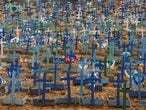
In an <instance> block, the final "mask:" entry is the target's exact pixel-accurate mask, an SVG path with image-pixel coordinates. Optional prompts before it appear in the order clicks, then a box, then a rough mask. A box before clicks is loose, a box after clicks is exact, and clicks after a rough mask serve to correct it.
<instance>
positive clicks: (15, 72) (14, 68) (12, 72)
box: [7, 61, 20, 104]
mask: <svg viewBox="0 0 146 110" xmlns="http://www.w3.org/2000/svg"><path fill="white" fill-rule="evenodd" d="M7 72H8V75H9V77H10V78H9V79H8V80H11V96H10V103H11V104H14V103H15V89H16V81H17V87H18V91H19V90H20V79H19V78H16V77H18V76H19V66H18V61H16V62H15V64H14V63H11V67H10V68H7Z"/></svg>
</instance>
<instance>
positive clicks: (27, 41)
mask: <svg viewBox="0 0 146 110" xmlns="http://www.w3.org/2000/svg"><path fill="white" fill-rule="evenodd" d="M26 43H27V45H26V49H25V52H26V53H28V48H29V47H30V43H31V38H29V37H28V38H27V40H26Z"/></svg>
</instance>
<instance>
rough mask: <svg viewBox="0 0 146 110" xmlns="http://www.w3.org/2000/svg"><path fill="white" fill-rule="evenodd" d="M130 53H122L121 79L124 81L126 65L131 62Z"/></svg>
mask: <svg viewBox="0 0 146 110" xmlns="http://www.w3.org/2000/svg"><path fill="white" fill-rule="evenodd" d="M130 55H131V54H130V53H129V52H123V53H122V56H123V57H122V71H121V79H122V80H123V79H124V70H125V63H126V62H129V57H130Z"/></svg>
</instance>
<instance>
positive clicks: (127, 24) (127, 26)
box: [124, 17, 129, 29]
mask: <svg viewBox="0 0 146 110" xmlns="http://www.w3.org/2000/svg"><path fill="white" fill-rule="evenodd" d="M124 23H126V29H129V19H128V17H127V18H126V20H124Z"/></svg>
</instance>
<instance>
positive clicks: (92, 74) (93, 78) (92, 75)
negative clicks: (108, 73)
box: [88, 72, 100, 105]
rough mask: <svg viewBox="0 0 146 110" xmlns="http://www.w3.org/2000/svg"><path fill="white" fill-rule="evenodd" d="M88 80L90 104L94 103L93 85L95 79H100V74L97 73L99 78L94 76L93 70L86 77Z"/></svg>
mask: <svg viewBox="0 0 146 110" xmlns="http://www.w3.org/2000/svg"><path fill="white" fill-rule="evenodd" d="M88 80H89V81H90V83H91V102H90V104H91V105H94V104H95V103H94V86H95V83H96V81H99V80H100V75H99V78H96V77H95V72H91V75H90V77H89V78H88Z"/></svg>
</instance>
